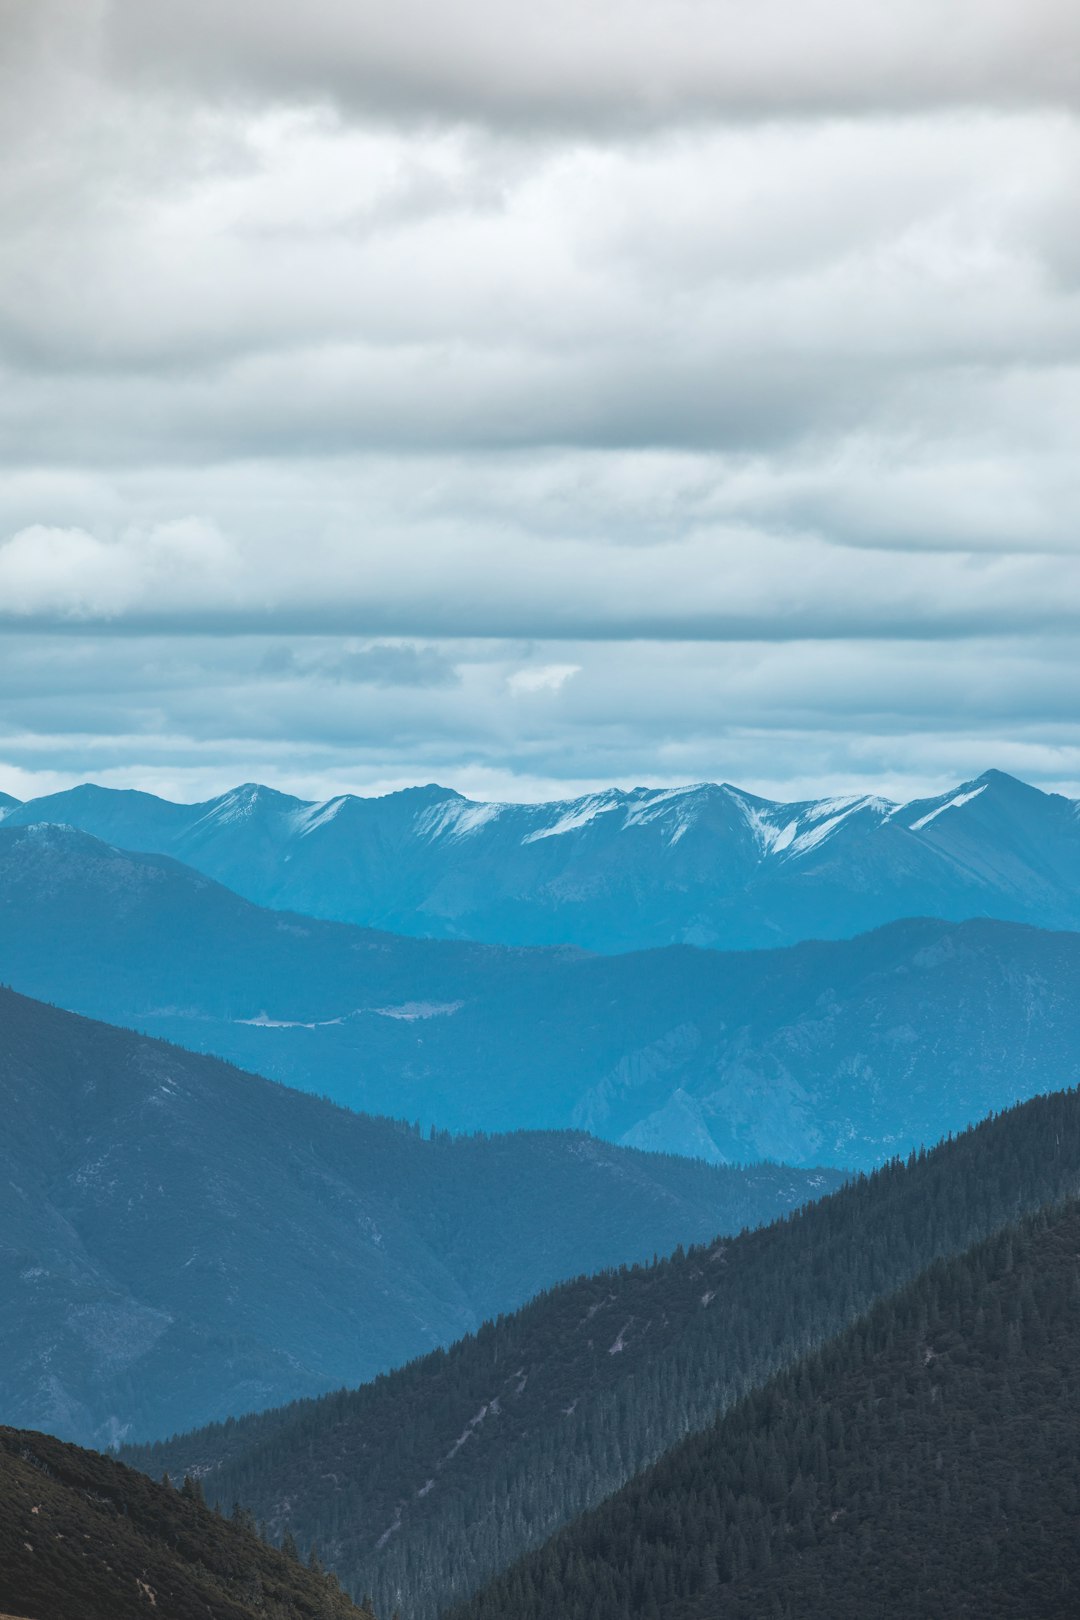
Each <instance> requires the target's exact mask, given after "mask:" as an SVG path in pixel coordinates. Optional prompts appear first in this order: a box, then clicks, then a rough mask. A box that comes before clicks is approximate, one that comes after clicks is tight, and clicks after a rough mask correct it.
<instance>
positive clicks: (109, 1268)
mask: <svg viewBox="0 0 1080 1620" xmlns="http://www.w3.org/2000/svg"><path fill="white" fill-rule="evenodd" d="M0 1111H2V1118H3V1122H4V1128H3V1132H2V1133H0V1411H2V1412H3V1414H4V1416H5V1418H8V1419H11V1420H12V1421H13V1422H16V1423H18V1424H19V1425H21V1426H25V1427H34V1428H45V1429H49V1430H51V1431H53V1432H55V1433H59V1434H61V1435H63V1436H65V1437H67V1438H71V1439H78V1440H83V1441H94V1442H96V1443H97V1444H105V1443H109V1442H111V1441H113V1440H116V1439H117V1438H119V1437H121V1436H123V1435H127V1436H129V1437H142V1436H149V1435H161V1434H167V1433H170V1432H171V1431H173V1430H175V1429H178V1428H181V1427H189V1426H190V1425H191V1424H193V1423H198V1422H205V1421H208V1420H210V1419H212V1418H215V1417H225V1416H227V1415H230V1414H236V1413H239V1412H243V1411H250V1410H251V1409H252V1408H254V1407H260V1406H267V1405H270V1404H272V1403H275V1402H279V1401H281V1400H286V1399H289V1398H290V1397H292V1396H295V1395H301V1394H304V1395H309V1394H313V1393H316V1392H318V1391H321V1390H328V1389H334V1388H336V1387H338V1386H339V1385H341V1384H342V1383H346V1382H350V1383H354V1382H357V1381H359V1380H362V1379H364V1378H369V1377H371V1376H373V1375H374V1374H375V1373H377V1372H379V1371H381V1370H383V1369H385V1368H388V1367H391V1366H395V1365H398V1364H400V1363H402V1362H405V1361H408V1360H409V1359H410V1358H412V1357H414V1356H417V1355H419V1354H421V1353H422V1352H424V1351H426V1350H429V1349H431V1348H432V1347H433V1346H435V1345H439V1344H445V1343H448V1342H450V1341H451V1340H453V1339H456V1338H458V1337H460V1335H461V1334H463V1333H465V1332H468V1331H469V1330H470V1329H472V1328H475V1327H477V1326H479V1324H480V1323H481V1322H482V1321H484V1320H485V1319H487V1318H489V1317H492V1316H496V1315H498V1314H499V1312H501V1311H507V1310H510V1309H512V1308H513V1307H515V1306H517V1305H520V1304H521V1303H522V1302H523V1301H524V1300H526V1299H528V1298H530V1297H531V1296H532V1295H534V1294H536V1293H538V1292H539V1291H541V1290H542V1289H544V1288H546V1287H548V1286H550V1285H551V1284H552V1283H555V1282H558V1281H560V1280H562V1279H563V1278H566V1277H571V1276H575V1275H577V1274H578V1273H580V1272H582V1271H584V1270H594V1269H596V1268H598V1267H604V1266H611V1265H617V1264H621V1263H624V1262H629V1261H636V1260H642V1259H645V1258H647V1257H651V1256H652V1255H654V1254H656V1253H658V1252H659V1253H664V1252H666V1251H668V1250H669V1249H672V1248H674V1247H675V1245H676V1244H677V1243H679V1242H685V1241H693V1240H695V1239H696V1240H701V1239H705V1238H711V1237H712V1236H713V1234H714V1233H716V1232H728V1233H732V1232H737V1231H739V1230H740V1228H741V1227H743V1226H753V1225H758V1224H760V1223H761V1222H762V1221H766V1220H770V1219H772V1218H773V1217H774V1216H775V1215H776V1214H777V1213H778V1212H782V1211H785V1210H788V1209H791V1208H793V1207H795V1206H796V1205H797V1204H799V1203H801V1202H803V1201H804V1200H805V1199H807V1198H813V1197H815V1196H817V1195H818V1194H820V1193H822V1192H824V1191H827V1190H829V1189H830V1188H832V1187H835V1186H837V1185H838V1184H839V1182H840V1181H841V1180H842V1177H840V1176H839V1175H837V1174H836V1173H835V1172H829V1171H822V1172H805V1171H792V1170H787V1169H784V1168H781V1167H778V1166H775V1165H759V1166H755V1167H753V1168H751V1169H747V1170H738V1169H724V1168H719V1167H713V1166H708V1165H705V1164H701V1163H694V1162H691V1161H690V1160H688V1159H681V1158H671V1157H660V1156H658V1155H654V1154H644V1153H637V1152H634V1151H632V1150H629V1149H625V1148H617V1147H611V1146H609V1145H607V1144H604V1143H600V1142H597V1141H594V1140H593V1139H591V1138H590V1137H587V1136H584V1135H582V1134H581V1133H576V1134H572V1133H566V1134H561V1135H556V1134H551V1133H548V1134H540V1133H519V1134H516V1135H513V1136H508V1137H495V1138H466V1139H458V1140H450V1139H449V1138H439V1139H436V1140H429V1139H423V1138H421V1137H420V1135H419V1134H418V1133H417V1132H416V1131H414V1130H413V1129H411V1128H409V1127H403V1126H401V1125H400V1124H395V1123H394V1122H392V1121H389V1120H384V1119H371V1118H364V1117H361V1116H357V1115H355V1114H350V1113H348V1112H346V1111H345V1110H343V1109H340V1108H337V1107H334V1106H333V1105H332V1104H329V1103H326V1102H323V1101H321V1100H320V1099H318V1098H316V1097H311V1096H305V1095H303V1094H301V1093H299V1092H295V1091H290V1090H287V1089H286V1088H285V1087H283V1086H279V1085H275V1084H274V1083H272V1082H271V1081H268V1080H263V1079H260V1078H258V1077H257V1076H254V1075H248V1074H243V1073H241V1072H240V1071H238V1070H236V1069H233V1068H230V1067H229V1066H228V1065H226V1064H223V1063H220V1062H217V1061H215V1060H214V1059H211V1058H205V1057H198V1056H195V1055H193V1054H191V1053H188V1052H183V1051H180V1050H179V1049H177V1048H175V1047H169V1046H166V1045H165V1044H163V1043H162V1042H158V1041H152V1040H147V1039H145V1038H142V1037H139V1036H136V1035H133V1034H131V1033H129V1032H127V1031H123V1030H117V1029H112V1028H110V1027H109V1026H107V1025H103V1024H97V1023H91V1022H89V1021H88V1020H86V1019H82V1018H77V1017H73V1016H72V1015H70V1014H68V1013H63V1012H59V1011H58V1010H56V1009H55V1008H52V1007H46V1006H43V1005H41V1004H40V1003H37V1002H33V1001H29V1000H27V999H25V998H23V997H21V996H18V995H16V994H15V993H13V992H12V991H3V990H0Z"/></svg>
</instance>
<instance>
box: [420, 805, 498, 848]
mask: <svg viewBox="0 0 1080 1620" xmlns="http://www.w3.org/2000/svg"><path fill="white" fill-rule="evenodd" d="M503 808H504V806H503V805H501V804H476V803H475V802H474V801H473V800H472V799H450V800H448V801H446V802H444V803H442V804H433V805H432V806H431V807H430V809H427V810H422V811H421V812H420V814H419V815H418V816H417V818H416V822H415V826H416V830H417V832H418V833H420V834H421V835H422V836H426V837H428V838H430V839H431V840H432V841H434V840H435V839H436V838H464V837H466V836H467V835H468V834H469V833H474V832H477V831H478V830H479V828H481V827H486V826H487V824H488V822H489V821H494V820H495V819H496V818H497V817H498V816H500V815H501V814H502V811H503Z"/></svg>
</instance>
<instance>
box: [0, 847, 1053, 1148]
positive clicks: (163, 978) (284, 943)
mask: <svg viewBox="0 0 1080 1620" xmlns="http://www.w3.org/2000/svg"><path fill="white" fill-rule="evenodd" d="M0 979H4V980H7V981H8V982H9V983H11V984H12V985H13V986H14V987H15V988H16V989H19V990H21V991H23V992H24V993H25V994H27V995H32V996H35V997H38V998H39V999H41V1000H48V1001H52V1002H55V1003H58V1004H60V1005H62V1006H65V1007H68V1008H70V1009H72V1010H74V1011H77V1012H80V1013H84V1014H87V1015H89V1016H92V1017H96V1018H103V1019H107V1020H109V1021H110V1022H113V1023H117V1024H124V1025H129V1026H133V1027H137V1028H139V1029H141V1030H143V1031H145V1032H147V1033H150V1034H155V1035H160V1036H163V1037H165V1038H167V1039H169V1040H171V1041H174V1042H176V1043H178V1044H180V1045H183V1046H185V1047H189V1048H192V1049H195V1050H202V1051H207V1052H212V1053H214V1054H216V1055H218V1056H220V1057H224V1058H226V1059H228V1060H230V1061H232V1062H235V1063H238V1064H240V1065H241V1066H242V1067H244V1068H247V1069H252V1070H254V1071H255V1072H257V1073H261V1074H267V1075H269V1076H271V1077H272V1078H275V1079H280V1080H284V1081H287V1082H288V1083H290V1084H292V1085H296V1086H299V1087H301V1088H303V1089H306V1090H309V1091H315V1092H319V1093H325V1094H327V1095H329V1096H331V1097H333V1098H334V1099H336V1100H337V1101H339V1102H343V1103H346V1104H348V1105H349V1106H350V1107H353V1108H356V1109H361V1110H365V1111H368V1112H372V1113H378V1114H388V1115H393V1116H395V1117H397V1118H399V1119H401V1118H403V1119H406V1120H410V1121H412V1120H416V1119H419V1120H420V1121H421V1122H422V1123H423V1125H424V1126H425V1128H427V1126H429V1125H430V1124H432V1123H434V1124H435V1125H436V1126H438V1127H439V1128H440V1129H442V1128H445V1129H450V1130H454V1131H471V1130H476V1129H482V1130H489V1131H506V1130H516V1129H520V1128H525V1127H527V1128H530V1129H540V1128H544V1129H549V1128H557V1129H565V1128H573V1129H583V1130H588V1131H590V1132H592V1133H593V1134H595V1135H597V1136H601V1137H603V1138H605V1139H607V1140H610V1141H615V1142H619V1143H621V1144H622V1145H625V1146H633V1147H641V1148H648V1149H656V1150H664V1151H676V1152H682V1153H686V1154H689V1155H697V1156H700V1157H704V1158H706V1159H711V1160H713V1161H716V1162H720V1161H727V1162H748V1161H750V1160H757V1159H763V1158H770V1159H778V1160H783V1161H785V1162H789V1163H796V1164H801V1165H804V1166H814V1165H819V1164H823V1163H824V1164H831V1165H833V1166H836V1167H840V1168H860V1167H869V1166H871V1165H873V1164H877V1163H881V1162H882V1161H883V1160H884V1159H887V1158H889V1157H890V1156H891V1155H892V1154H894V1153H906V1152H907V1151H908V1150H909V1149H910V1148H911V1147H918V1146H919V1145H920V1144H922V1143H930V1142H934V1141H936V1140H938V1138H939V1137H941V1136H943V1135H944V1134H946V1132H948V1131H951V1130H959V1129H963V1128H964V1127H965V1126H966V1125H968V1124H970V1123H972V1122H973V1121H975V1120H977V1119H980V1118H982V1117H983V1115H985V1114H986V1113H988V1112H989V1111H990V1110H992V1109H996V1108H1002V1107H1006V1106H1008V1105H1009V1104H1010V1103H1012V1102H1014V1101H1016V1100H1017V1099H1019V1098H1023V1097H1029V1096H1032V1095H1033V1094H1034V1093H1036V1092H1038V1091H1043V1090H1048V1089H1053V1088H1055V1087H1060V1086H1068V1085H1071V1084H1073V1083H1074V1082H1075V1081H1076V1080H1077V1079H1078V1078H1080V1001H1078V999H1077V995H1076V986H1077V984H1078V983H1080V935H1077V934H1073V933H1049V932H1046V931H1042V930H1037V929H1034V928H1030V927H1027V926H1023V925H1019V924H1010V923H1002V922H991V921H975V922H968V923H948V922H940V921H927V920H918V919H915V920H907V921H903V922H898V923H893V924H890V925H889V926H887V927H885V928H882V929H879V930H877V931H876V932H874V933H872V934H869V935H864V936H861V937H859V938H857V939H855V940H834V941H818V942H814V941H808V942H806V943H804V944H802V945H798V946H790V947H786V948H784V949H780V950H773V951H748V952H718V951H704V950H697V949H694V948H691V947H686V946H673V947H668V948H666V949H663V950H657V951H647V952H636V953H629V954H624V955H619V956H608V957H600V956H590V955H588V954H587V953H584V952H582V951H579V950H576V949H570V948H533V949H519V948H510V947H499V946H486V945H476V944H469V943H465V942H460V941H440V940H419V939H413V938H407V937H405V936H401V935H392V934H385V933H380V932H376V931H373V930H367V929H360V928H356V927H353V926H350V925H347V924H342V923H332V922H324V921H318V920H315V919H312V918H306V917H300V916H297V915H292V914H289V913H283V912H278V911H272V910H267V909H264V908H260V907H258V906H255V905H253V904H252V903H251V902H249V901H246V900H243V899H241V898H239V897H238V896H236V895H234V894H232V893H231V892H230V891H229V890H227V889H225V888H223V887H222V886H221V885H219V884H217V883H215V882H213V881H211V880H210V879H208V878H206V877H203V876H201V875H199V874H198V873H196V872H193V871H192V870H191V869H190V868H187V867H184V866H182V865H180V864H179V863H177V862H175V861H173V860H171V859H170V858H168V857H164V856H156V855H139V854H131V853H129V852H124V851H121V850H117V849H115V848H113V847H112V846H109V845H106V844H104V843H102V842H101V841H100V840H97V839H94V838H92V837H90V836H89V835H88V834H85V833H81V832H77V831H74V830H73V829H71V828H68V827H62V826H51V825H41V824H38V825H34V826H30V827H15V826H7V825H5V826H0Z"/></svg>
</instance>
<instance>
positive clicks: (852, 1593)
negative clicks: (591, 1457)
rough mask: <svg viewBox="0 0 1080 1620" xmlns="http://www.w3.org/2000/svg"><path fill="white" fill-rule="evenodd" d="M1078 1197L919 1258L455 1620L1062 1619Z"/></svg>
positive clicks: (1069, 1610) (1075, 1581) (1075, 1569)
mask: <svg viewBox="0 0 1080 1620" xmlns="http://www.w3.org/2000/svg"><path fill="white" fill-rule="evenodd" d="M1078 1524H1080V1205H1078V1204H1077V1203H1075V1202H1072V1203H1070V1204H1068V1205H1067V1206H1066V1207H1065V1208H1064V1209H1058V1210H1057V1211H1055V1212H1052V1213H1050V1214H1043V1215H1041V1216H1036V1217H1033V1218H1032V1219H1031V1220H1030V1221H1028V1222H1026V1223H1025V1224H1024V1225H1023V1226H1022V1227H1021V1228H1019V1229H1017V1228H1007V1229H1006V1230H1005V1231H1003V1232H1001V1233H999V1234H997V1235H996V1236H995V1237H993V1238H991V1239H990V1240H989V1241H988V1242H986V1243H983V1244H981V1245H979V1246H978V1247H977V1248H976V1249H974V1250H972V1251H969V1252H968V1253H967V1254H966V1255H963V1256H961V1257H959V1258H954V1259H953V1260H951V1261H939V1262H938V1263H937V1264H935V1265H934V1266H933V1267H932V1268H931V1269H930V1270H929V1271H927V1272H925V1273H924V1274H923V1275H922V1276H921V1277H920V1278H919V1279H918V1281H917V1282H916V1283H914V1284H913V1285H912V1286H911V1287H909V1288H907V1289H905V1290H904V1291H903V1292H902V1293H900V1294H899V1295H897V1296H894V1297H893V1298H891V1299H889V1300H887V1301H885V1302H883V1303H882V1304H880V1305H878V1306H877V1307H876V1309H875V1310H873V1311H872V1312H871V1313H870V1315H869V1316H868V1317H865V1318H863V1319H862V1320H861V1321H859V1322H858V1323H856V1324H855V1325H854V1326H853V1327H851V1328H849V1329H848V1330H847V1332H846V1333H844V1334H842V1335H841V1336H840V1337H839V1338H838V1339H836V1340H834V1341H833V1342H832V1343H831V1344H829V1345H828V1346H827V1347H826V1348H825V1349H824V1350H823V1351H821V1352H819V1353H818V1354H816V1355H813V1356H810V1357H808V1358H807V1359H806V1360H804V1361H801V1362H800V1363H799V1364H798V1365H797V1366H796V1367H794V1368H792V1369H791V1370H789V1371H787V1372H785V1373H782V1374H781V1375H780V1376H778V1377H777V1378H776V1379H774V1380H772V1381H771V1382H770V1383H769V1384H768V1385H766V1387H765V1388H764V1389H761V1390H759V1391H756V1392H755V1393H754V1394H752V1395H750V1396H749V1397H748V1398H747V1399H746V1400H744V1401H741V1402H740V1403H739V1404H738V1406H736V1407H735V1408H734V1410H733V1411H731V1412H729V1413H728V1414H727V1416H726V1417H725V1418H723V1420H722V1421H721V1422H720V1423H719V1424H717V1425H716V1426H715V1427H714V1428H712V1429H710V1430H709V1431H707V1432H706V1433H704V1434H702V1435H697V1436H694V1437H693V1438H692V1439H690V1440H688V1441H686V1442H684V1443H683V1444H682V1445H680V1446H678V1447H676V1448H675V1450H674V1451H672V1452H671V1453H670V1454H669V1455H668V1456H666V1457H665V1458H663V1459H662V1461H661V1462H660V1463H658V1464H657V1465H656V1466H655V1467H654V1468H652V1469H650V1470H648V1472H646V1473H645V1474H644V1475H643V1476H641V1477H640V1478H638V1479H636V1480H634V1481H633V1482H632V1483H631V1484H630V1485H628V1486H627V1487H626V1488H625V1489H624V1490H622V1491H620V1492H619V1494H618V1495H617V1496H615V1497H614V1498H612V1499H611V1500H610V1501H608V1502H606V1503H604V1504H603V1506H602V1507H600V1508H599V1509H597V1510H596V1511H595V1512H593V1513H590V1514H587V1515H586V1516H585V1517H584V1518H583V1519H582V1520H580V1521H578V1522H577V1523H576V1524H573V1525H571V1526H570V1527H569V1528H568V1529H566V1530H565V1531H563V1532H562V1533H561V1534H560V1535H559V1536H557V1537H556V1538H555V1539H554V1540H553V1541H551V1542H550V1543H548V1545H547V1546H545V1547H544V1548H542V1549H540V1550H539V1551H538V1552H536V1553H533V1554H532V1555H530V1556H529V1557H528V1558H526V1559H524V1560H523V1561H522V1562H521V1563H520V1564H519V1565H517V1566H516V1567H515V1568H514V1569H512V1570H510V1571H508V1572H507V1573H506V1574H504V1575H503V1576H502V1577H501V1578H499V1579H498V1580H496V1581H495V1582H494V1583H493V1584H492V1585H491V1586H490V1587H488V1588H487V1590H486V1591H484V1592H483V1593H481V1594H480V1595H479V1596H478V1597H477V1598H475V1599H474V1600H473V1601H472V1602H471V1603H467V1604H465V1605H463V1606H462V1607H460V1608H458V1609H457V1610H455V1611H454V1614H453V1620H549V1617H552V1616H556V1615H557V1616H558V1620H639V1617H640V1620H763V1617H771V1616H775V1617H776V1620H867V1617H869V1616H878V1615H882V1616H886V1617H890V1620H892V1617H899V1616H905V1617H907V1616H919V1615H921V1616H927V1617H946V1616H947V1617H948V1620H966V1617H970V1620H1015V1617H1019V1616H1023V1617H1024V1620H1073V1617H1074V1616H1075V1615H1077V1614H1078V1613H1080V1536H1078V1534H1077V1526H1078Z"/></svg>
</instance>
